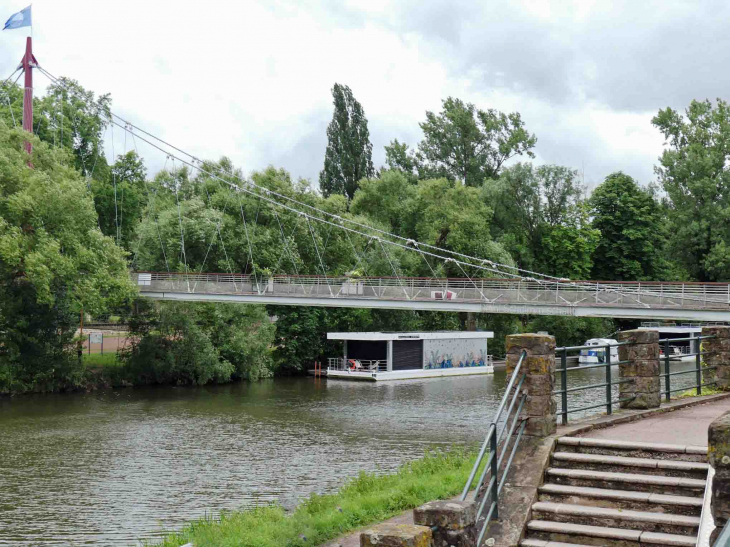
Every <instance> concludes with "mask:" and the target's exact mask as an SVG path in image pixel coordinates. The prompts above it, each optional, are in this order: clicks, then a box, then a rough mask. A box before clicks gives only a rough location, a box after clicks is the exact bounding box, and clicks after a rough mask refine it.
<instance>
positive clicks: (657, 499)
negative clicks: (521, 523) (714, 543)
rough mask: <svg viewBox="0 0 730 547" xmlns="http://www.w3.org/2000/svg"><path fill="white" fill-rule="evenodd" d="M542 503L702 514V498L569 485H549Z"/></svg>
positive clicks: (541, 491)
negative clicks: (550, 502)
mask: <svg viewBox="0 0 730 547" xmlns="http://www.w3.org/2000/svg"><path fill="white" fill-rule="evenodd" d="M538 492H539V498H538V499H539V501H552V502H556V503H569V504H571V505H589V506H593V507H614V508H618V509H631V510H635V511H649V512H655V513H673V514H676V515H689V516H694V517H699V516H700V514H701V513H702V502H703V499H702V497H698V496H671V495H667V494H653V493H651V492H636V491H632V490H611V489H608V488H591V487H585V486H571V485H568V484H554V483H547V484H544V485H542V486H541V487H540V488H539V490H538Z"/></svg>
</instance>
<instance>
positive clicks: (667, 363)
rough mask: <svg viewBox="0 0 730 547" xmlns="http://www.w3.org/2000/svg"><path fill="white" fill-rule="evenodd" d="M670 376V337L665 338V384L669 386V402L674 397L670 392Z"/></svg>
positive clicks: (667, 398)
mask: <svg viewBox="0 0 730 547" xmlns="http://www.w3.org/2000/svg"><path fill="white" fill-rule="evenodd" d="M670 378H671V377H670V376H669V338H665V339H664V384H665V386H666V388H667V397H666V400H667V402H669V401H670V400H671V398H672V394H671V393H670V391H671V389H670V385H671V384H670V380H669V379H670Z"/></svg>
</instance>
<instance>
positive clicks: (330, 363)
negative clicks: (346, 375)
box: [327, 357, 388, 372]
mask: <svg viewBox="0 0 730 547" xmlns="http://www.w3.org/2000/svg"><path fill="white" fill-rule="evenodd" d="M327 370H338V371H350V372H386V371H387V370H388V363H387V361H385V360H374V359H348V360H347V361H345V359H343V358H342V357H329V358H328V359H327Z"/></svg>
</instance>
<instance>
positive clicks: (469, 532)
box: [413, 501, 477, 547]
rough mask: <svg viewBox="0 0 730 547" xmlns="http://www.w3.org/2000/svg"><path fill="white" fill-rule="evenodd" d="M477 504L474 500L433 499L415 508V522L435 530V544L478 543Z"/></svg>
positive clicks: (462, 546) (459, 545)
mask: <svg viewBox="0 0 730 547" xmlns="http://www.w3.org/2000/svg"><path fill="white" fill-rule="evenodd" d="M476 516H477V512H476V505H475V504H474V502H473V501H432V502H429V503H427V504H425V505H421V507H418V508H417V509H414V510H413V522H414V523H415V524H419V525H421V526H426V527H428V528H429V529H431V530H434V528H435V531H434V532H433V544H434V545H435V546H438V547H441V546H442V545H448V546H449V547H473V546H474V545H476V540H477V535H476Z"/></svg>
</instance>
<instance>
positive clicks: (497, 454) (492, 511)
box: [461, 350, 527, 545]
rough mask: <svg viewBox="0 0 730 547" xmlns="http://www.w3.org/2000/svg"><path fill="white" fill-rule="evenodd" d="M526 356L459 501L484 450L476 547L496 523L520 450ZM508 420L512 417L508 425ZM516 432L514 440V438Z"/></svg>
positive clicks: (516, 370) (516, 368) (518, 364)
mask: <svg viewBox="0 0 730 547" xmlns="http://www.w3.org/2000/svg"><path fill="white" fill-rule="evenodd" d="M526 355H527V352H526V351H524V350H523V351H522V353H521V354H520V358H519V360H518V362H517V365H516V366H515V370H514V372H513V373H512V376H511V377H510V380H509V383H508V384H507V389H506V390H505V392H504V395H503V396H502V401H501V402H500V403H499V408H498V409H497V412H496V414H495V415H494V419H493V420H492V423H491V424H490V425H489V431H488V432H487V436H486V437H485V438H484V442H483V443H482V447H481V449H480V450H479V455H478V456H477V460H476V462H475V463H474V467H473V468H472V470H471V473H470V474H469V480H467V481H466V485H464V490H463V491H462V492H461V499H462V501H463V500H465V499H466V497H467V495H468V494H469V490H470V489H471V485H472V483H473V482H474V478H475V477H476V475H477V473H478V471H479V468H480V467H481V465H482V462H483V461H484V456H485V454H486V453H487V450H489V457H488V458H487V461H486V464H485V465H484V469H483V470H482V473H481V475H480V476H479V480H478V481H477V485H476V501H477V503H478V508H477V514H476V523H477V530H478V532H479V537H478V539H477V545H481V544H482V541H483V540H484V536H485V535H486V533H487V529H488V528H489V523H490V522H491V521H492V520H493V519H495V520H496V519H497V518H498V517H499V494H500V492H501V491H502V487H503V486H504V482H505V480H506V478H507V475H508V473H509V469H510V467H511V466H512V460H513V459H514V457H515V454H516V453H517V447H518V446H519V444H520V440H521V439H522V433H523V432H524V431H525V425H526V424H527V421H526V420H522V421H521V423H519V425H518V422H520V414H521V413H522V407H523V406H524V404H525V401H526V400H527V394H526V393H521V389H522V384H523V382H524V381H525V377H526V376H527V375H526V374H524V373H522V372H521V370H522V363H523V362H524V359H525V356H526ZM508 403H509V406H508ZM516 403H518V404H517V409H516V410H515V404H516ZM505 407H508V408H507V414H505V417H504V424H503V425H502V427H501V428H500V426H499V423H500V418H501V416H502V413H503V412H504V409H505ZM510 416H512V420H511V421H510ZM508 425H509V429H508ZM507 429H508V432H507V437H506V438H505V439H504V441H503V442H502V445H501V446H500V442H501V441H502V436H503V435H504V432H505V430H507ZM516 429H517V436H516V437H513V435H514V433H515V430H516ZM513 439H514V441H513ZM511 441H513V443H512V449H511V450H510V451H509V458H508V459H507V463H506V465H505V466H504V468H503V469H502V475H501V479H500V478H499V469H500V467H501V466H502V461H503V459H504V455H505V454H507V452H508V450H509V444H510V442H511ZM487 476H489V483H488V484H487V486H486V488H484V483H485V481H486V479H487ZM487 507H488V511H487V514H486V518H485V519H484V522H483V524H481V521H482V515H483V514H484V510H485V509H486V508H487Z"/></svg>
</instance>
